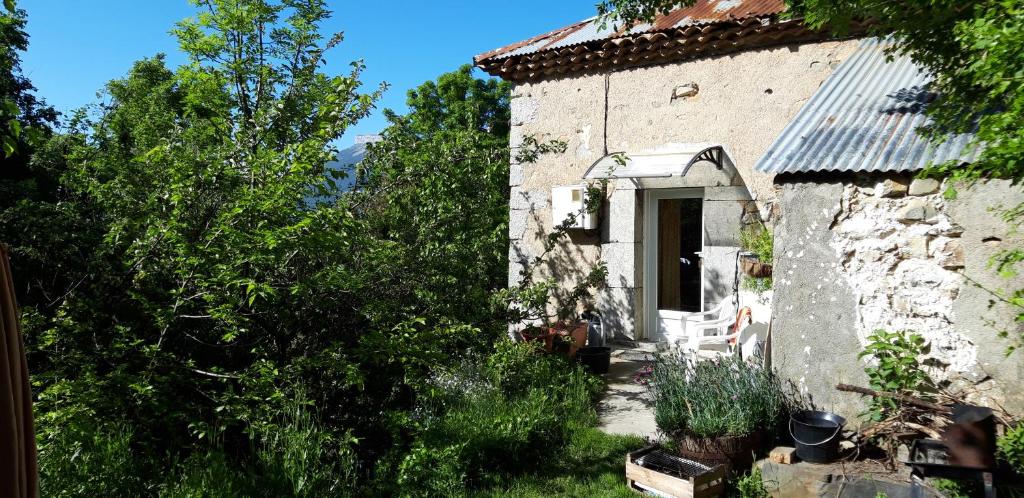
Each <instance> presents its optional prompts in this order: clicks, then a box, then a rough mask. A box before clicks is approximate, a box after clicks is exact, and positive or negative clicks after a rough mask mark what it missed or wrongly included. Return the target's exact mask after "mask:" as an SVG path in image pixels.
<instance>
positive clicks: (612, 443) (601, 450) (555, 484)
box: [473, 428, 645, 498]
mask: <svg viewBox="0 0 1024 498" xmlns="http://www.w3.org/2000/svg"><path fill="white" fill-rule="evenodd" d="M644 444H645V443H644V440H643V439H642V438H640V437H636V436H616V435H610V434H605V433H603V432H601V431H599V430H598V429H596V428H586V429H580V430H577V431H575V432H574V434H573V435H572V437H571V439H570V441H569V444H567V445H566V446H565V447H564V448H563V449H562V450H560V451H559V452H558V453H557V454H556V455H554V456H553V457H552V458H551V459H550V461H549V462H548V463H547V465H543V466H542V467H541V469H540V470H537V471H535V472H533V473H531V474H528V475H512V476H505V477H500V478H495V482H493V483H492V484H491V485H490V486H487V487H486V488H484V489H480V490H477V491H476V492H475V493H474V495H473V496H477V497H481V498H482V497H499V496H502V497H505V496H511V497H533V496H538V497H539V496H563V497H570V496H572V497H575V496H586V497H635V496H636V494H635V493H634V492H632V491H630V490H629V488H628V487H626V477H625V467H624V463H623V462H625V459H626V453H628V452H630V451H633V450H636V449H639V448H641V447H643V445H644Z"/></svg>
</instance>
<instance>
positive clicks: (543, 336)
mask: <svg viewBox="0 0 1024 498" xmlns="http://www.w3.org/2000/svg"><path fill="white" fill-rule="evenodd" d="M556 335H557V334H554V333H552V332H551V331H550V329H531V330H524V331H523V332H522V336H523V340H524V341H526V342H539V343H541V344H542V347H543V348H544V351H547V352H549V353H550V352H552V351H554V349H555V347H554V346H555V337H556Z"/></svg>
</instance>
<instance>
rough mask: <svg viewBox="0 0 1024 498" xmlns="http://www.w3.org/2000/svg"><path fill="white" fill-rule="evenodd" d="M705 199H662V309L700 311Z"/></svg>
mask: <svg viewBox="0 0 1024 498" xmlns="http://www.w3.org/2000/svg"><path fill="white" fill-rule="evenodd" d="M702 207H703V202H702V201H701V199H686V198H684V199H659V200H658V309H659V310H672V311H690V312H693V311H700V305H701V301H700V292H701V284H700V273H701V271H700V269H701V265H700V252H701V238H702V237H701V219H702V216H701V215H702V213H701V210H702Z"/></svg>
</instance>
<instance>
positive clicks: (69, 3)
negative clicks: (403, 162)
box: [18, 0, 597, 147]
mask: <svg viewBox="0 0 1024 498" xmlns="http://www.w3.org/2000/svg"><path fill="white" fill-rule="evenodd" d="M328 3H329V4H330V6H331V9H332V10H333V11H334V13H335V15H334V17H333V18H332V19H331V21H330V23H329V24H328V25H327V26H325V28H326V29H327V30H330V31H344V32H345V42H344V43H342V45H341V46H340V47H338V48H337V49H335V50H334V51H333V52H331V53H330V54H329V65H328V70H329V71H331V70H333V72H342V71H346V70H347V65H348V63H349V62H350V61H352V60H354V59H360V58H361V59H363V60H364V61H365V62H366V65H367V69H366V72H365V73H364V77H363V82H364V85H365V88H366V89H367V90H369V89H371V88H373V87H374V86H375V85H376V84H378V83H379V82H381V81H387V82H389V83H391V85H392V86H391V89H390V90H389V91H388V92H387V94H386V95H385V96H384V98H383V99H382V101H381V102H380V104H379V106H378V107H379V108H378V110H377V112H375V113H374V115H373V116H371V117H370V118H368V119H366V120H364V121H362V122H360V123H359V124H358V125H357V126H355V127H354V128H353V129H350V130H349V132H348V133H346V136H345V137H344V138H343V139H342V141H341V143H339V144H338V145H340V146H342V147H344V146H348V145H350V144H351V143H352V141H353V139H354V137H355V135H356V134H359V133H376V132H377V131H379V130H380V129H381V128H382V127H383V126H384V124H385V121H384V119H383V117H382V115H381V114H382V113H381V112H380V110H381V109H383V108H385V107H388V108H392V109H395V110H399V111H401V110H403V109H404V108H405V93H406V91H407V90H408V89H410V88H413V87H415V86H416V85H418V84H420V83H422V82H423V81H426V80H428V79H433V78H435V77H436V76H438V75H439V74H441V73H443V72H446V71H450V70H452V69H455V68H456V67H458V66H459V65H461V64H466V63H469V62H470V61H471V59H472V57H473V55H475V54H478V53H481V52H486V51H488V50H491V49H494V48H497V47H499V46H502V45H506V44H508V43H512V42H515V41H519V40H522V39H525V38H529V37H531V36H534V35H537V34H540V33H543V32H547V31H550V30H552V29H555V28H559V27H561V26H564V25H567V24H570V23H573V22H576V21H579V20H581V19H585V18H587V17H590V16H592V15H594V13H595V8H594V4H595V3H597V0H473V1H469V0H464V1H455V0H434V1H406V0H399V1H395V0H383V1H366V0H361V1H350V0H328ZM18 6H19V7H20V8H23V9H25V10H26V11H27V12H28V32H29V35H30V37H31V39H30V46H29V50H28V53H27V54H24V56H23V63H22V69H23V70H24V72H25V74H26V75H27V76H28V77H29V78H31V80H32V82H33V83H34V84H35V85H36V87H37V88H38V89H39V94H40V95H42V96H43V97H44V98H46V100H47V101H48V102H50V103H51V104H52V105H54V106H55V107H57V109H59V110H61V111H67V110H69V109H75V108H78V107H81V106H82V105H85V104H88V103H91V102H95V101H96V100H97V98H96V92H97V91H98V90H100V89H101V88H102V87H103V85H104V84H105V83H106V82H107V81H109V80H111V79H114V78H117V77H121V76H123V75H124V74H125V73H126V72H127V70H128V68H129V67H131V64H132V62H133V61H135V60H138V59H141V58H143V57H147V56H151V55H154V54H156V53H158V52H164V53H166V54H167V55H168V61H169V62H170V63H171V64H180V63H181V62H182V61H183V60H184V59H183V57H182V56H181V55H180V54H179V53H178V50H177V43H176V42H175V40H174V39H173V38H172V37H171V36H170V35H169V34H168V30H169V29H170V28H171V27H172V26H173V25H174V23H175V22H177V21H179V20H181V19H183V18H185V17H188V16H190V15H191V14H192V13H193V12H194V11H193V8H192V7H191V5H190V4H189V3H188V2H187V0H103V1H96V0H92V1H81V0H19V1H18ZM479 75H480V76H481V77H483V76H486V75H484V74H483V73H479Z"/></svg>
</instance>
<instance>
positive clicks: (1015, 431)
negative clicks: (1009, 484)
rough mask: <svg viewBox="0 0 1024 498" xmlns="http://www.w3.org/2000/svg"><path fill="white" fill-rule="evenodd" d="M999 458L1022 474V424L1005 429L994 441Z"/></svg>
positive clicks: (1023, 448)
mask: <svg viewBox="0 0 1024 498" xmlns="http://www.w3.org/2000/svg"><path fill="white" fill-rule="evenodd" d="M996 446H997V447H998V448H999V458H1002V459H1003V460H1004V461H1006V463H1008V464H1010V467H1012V468H1013V470H1014V471H1016V472H1017V473H1018V474H1021V475H1024V424H1021V423H1018V424H1017V426H1016V427H1013V428H1010V429H1007V430H1006V434H1003V436H1002V437H1000V438H999V439H998V440H997V441H996Z"/></svg>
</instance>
